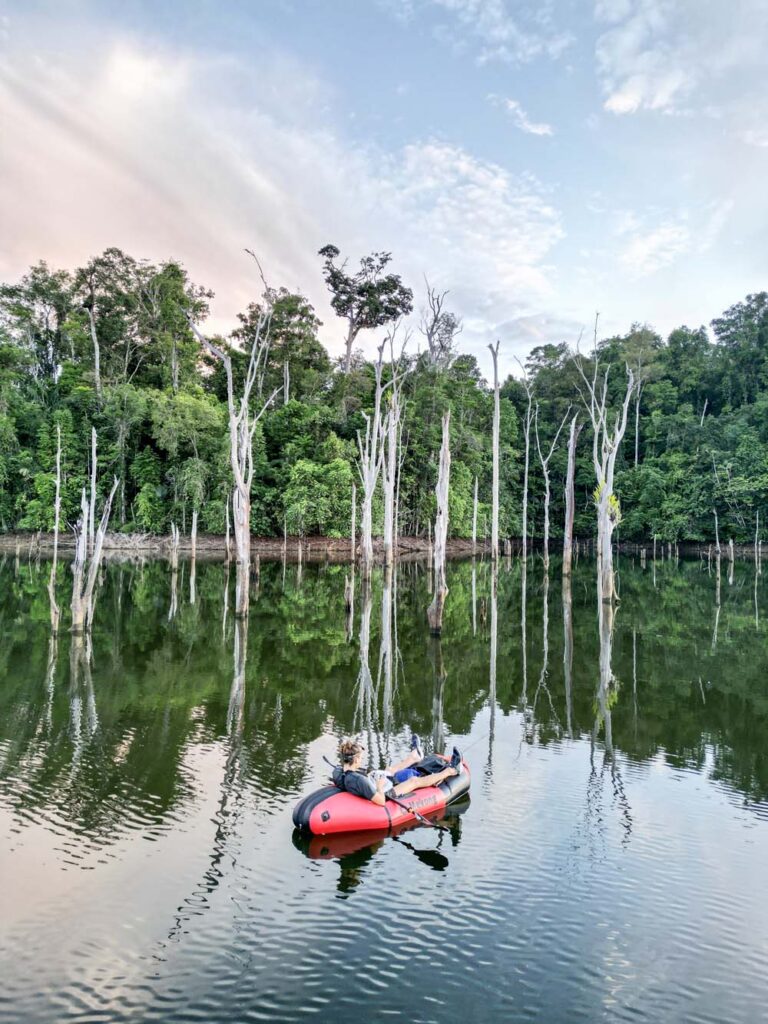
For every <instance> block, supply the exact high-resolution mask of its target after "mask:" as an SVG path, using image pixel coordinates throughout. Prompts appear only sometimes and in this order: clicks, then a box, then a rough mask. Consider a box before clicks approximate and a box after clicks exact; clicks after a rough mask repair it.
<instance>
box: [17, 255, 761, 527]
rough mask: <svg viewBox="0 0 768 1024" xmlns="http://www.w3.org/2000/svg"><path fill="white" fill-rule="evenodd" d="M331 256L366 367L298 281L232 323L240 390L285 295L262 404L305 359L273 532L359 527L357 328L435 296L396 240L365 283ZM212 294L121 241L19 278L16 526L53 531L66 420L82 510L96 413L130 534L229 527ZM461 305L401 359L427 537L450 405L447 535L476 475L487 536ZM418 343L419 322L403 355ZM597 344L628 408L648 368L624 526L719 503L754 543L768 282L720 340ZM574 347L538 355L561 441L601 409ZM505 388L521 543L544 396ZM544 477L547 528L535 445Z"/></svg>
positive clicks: (558, 464) (486, 413)
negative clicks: (398, 267) (409, 269)
mask: <svg viewBox="0 0 768 1024" xmlns="http://www.w3.org/2000/svg"><path fill="white" fill-rule="evenodd" d="M321 255H322V256H325V265H324V266H325V280H326V283H327V284H328V286H329V288H330V289H331V293H332V306H333V309H334V311H335V312H336V313H337V314H338V316H339V320H338V321H337V322H336V323H337V324H338V326H339V336H340V338H341V337H342V336H346V340H347V348H348V350H349V351H350V352H351V357H349V359H348V360H345V359H344V358H342V359H340V360H336V361H334V360H332V359H331V358H330V357H329V355H328V353H327V352H326V350H325V349H324V347H323V346H322V344H321V343H320V341H319V340H318V328H319V327H320V321H319V320H318V318H317V316H316V314H315V311H314V309H313V308H312V306H311V305H310V304H309V302H308V301H307V300H306V299H305V298H304V297H303V296H302V295H299V294H295V293H292V292H290V291H288V290H286V289H268V290H267V291H266V292H265V293H264V294H263V296H262V297H261V298H260V299H259V301H258V302H255V303H253V304H251V305H250V306H249V307H248V309H246V310H245V311H244V312H243V313H242V314H240V316H239V326H238V328H237V330H235V331H234V332H233V334H232V336H231V337H230V338H229V339H226V340H223V339H218V341H217V343H218V344H219V345H220V346H222V347H225V348H228V349H229V350H230V351H231V353H232V360H233V368H234V376H235V386H236V387H237V377H238V374H239V375H240V377H242V375H243V374H244V372H245V366H246V363H247V358H248V352H249V344H250V339H251V338H252V334H253V330H254V326H255V324H256V322H257V320H258V317H259V315H260V313H261V312H262V311H263V308H264V305H265V304H267V305H269V306H270V307H271V309H272V315H271V325H270V342H269V354H268V358H267V360H266V363H265V366H264V372H263V374H262V379H260V380H259V382H258V389H257V391H258V395H257V396H255V399H254V401H256V400H258V401H259V402H262V401H263V398H264V396H266V395H269V394H270V393H271V392H272V390H274V389H275V388H278V387H281V386H282V384H283V381H284V370H285V365H286V363H287V364H288V368H289V378H290V386H289V397H288V400H287V401H286V400H285V395H284V394H283V393H281V394H279V395H278V396H277V398H276V400H275V401H274V403H273V404H272V405H271V406H270V408H269V409H268V411H267V412H266V414H265V415H264V416H263V417H262V419H261V420H260V421H259V424H258V427H257V433H256V445H255V452H254V458H255V461H256V472H255V482H254V492H253V504H252V529H253V532H254V534H256V535H262V536H267V535H279V534H282V532H283V530H284V528H287V530H288V532H289V533H291V534H304V535H311V534H325V535H330V536H344V535H348V533H349V529H350V504H351V496H352V486H353V483H354V482H355V481H356V480H357V457H358V456H357V432H358V431H359V430H361V429H364V423H365V421H364V413H365V412H366V411H367V410H368V409H370V406H371V403H372V399H373V392H374V372H373V365H372V364H371V363H370V362H368V361H366V359H365V358H364V357H363V356H362V354H361V353H360V351H359V350H354V351H353V350H352V342H353V341H358V342H360V343H362V342H364V343H365V347H366V349H367V350H369V351H373V350H374V349H375V347H376V344H378V343H379V342H380V341H381V340H382V339H383V338H384V336H385V334H386V332H387V331H388V330H390V331H391V330H392V325H393V324H395V323H396V322H397V317H398V316H399V315H400V314H402V313H408V312H410V310H411V308H412V307H415V308H416V309H417V310H418V308H419V306H420V302H419V297H418V295H416V296H415V297H414V296H413V295H412V293H411V292H410V290H409V289H408V288H406V287H405V285H404V284H402V282H400V279H399V278H398V277H397V276H396V275H393V274H390V275H387V276H384V269H385V267H386V265H387V263H388V262H389V256H388V254H382V253H377V254H374V255H373V256H372V257H368V258H366V259H365V260H363V261H361V269H360V271H359V272H358V273H357V274H355V275H348V274H346V271H345V265H341V266H339V265H337V264H336V263H335V262H334V260H335V257H336V256H337V255H338V251H337V250H335V248H334V247H332V246H328V247H326V249H324V250H322V251H321ZM321 271H322V267H321V265H320V263H319V264H318V273H320V272H321ZM211 297H212V295H211V293H210V292H209V291H208V290H206V289H205V288H204V287H200V286H198V285H196V284H194V283H193V282H191V281H190V280H189V278H188V275H187V274H186V272H185V270H184V268H183V267H182V266H181V265H180V264H178V263H176V262H168V263H164V264H162V265H160V266H153V265H151V264H149V263H147V262H146V261H137V260H134V259H132V258H131V257H129V256H128V255H126V254H124V253H122V252H121V251H119V250H117V249H108V250H107V251H106V252H104V253H103V254H102V255H100V256H98V257H96V258H94V259H93V260H91V261H90V262H89V263H88V264H87V265H86V266H84V267H81V268H78V269H76V270H75V271H74V272H68V271H62V270H57V271H54V270H51V269H49V267H48V266H47V265H46V264H45V263H39V264H37V265H36V266H34V267H32V268H31V269H30V271H29V272H28V273H27V274H26V275H25V276H24V277H23V278H22V279H21V281H19V282H18V283H15V284H6V285H2V286H0V530H2V531H5V532H8V531H15V530H31V531H37V530H50V529H52V527H53V516H54V488H55V472H54V463H55V452H56V431H57V425H58V426H60V428H61V437H62V474H63V476H62V510H63V518H64V521H65V522H66V523H69V524H70V525H71V524H74V522H75V521H76V519H77V518H78V508H79V495H80V491H81V489H82V487H83V486H85V485H86V483H87V480H88V474H89V458H90V455H89V451H90V437H91V427H92V426H93V427H95V428H96V430H97V432H98V437H99V473H100V487H101V488H102V490H105V489H107V488H108V486H109V483H110V482H111V478H112V476H113V475H116V476H118V477H119V479H120V486H119V489H118V492H117V496H116V499H115V503H114V507H113V513H112V528H113V529H117V530H124V531H145V532H150V533H166V532H167V531H168V529H169V527H170V524H171V522H176V523H178V524H179V525H180V526H182V529H183V530H188V529H189V524H190V521H191V511H192V510H193V509H196V510H197V511H198V512H199V522H200V528H201V529H202V530H204V531H209V532H214V533H222V532H223V531H224V527H225V517H226V503H227V496H228V494H229V492H230V489H231V477H230V464H229V434H228V425H227V403H226V380H225V376H224V373H223V370H222V367H221V363H219V362H217V361H214V360H211V359H210V358H209V357H208V356H206V355H204V353H203V352H202V350H201V346H200V345H199V343H198V342H197V341H196V340H195V338H194V335H193V333H192V331H191V329H190V325H189V321H188V317H191V318H192V319H193V320H194V322H196V323H198V324H202V322H203V321H204V320H205V318H206V315H207V313H208V304H209V301H210V299H211ZM427 298H428V296H425V305H427ZM443 299H444V301H443V305H442V307H441V308H440V309H438V311H437V314H436V318H435V317H434V316H433V318H432V320H431V322H430V321H429V319H428V318H427V319H426V320H423V321H422V326H424V325H425V324H426V326H427V329H429V328H430V326H431V328H432V329H433V330H434V334H433V337H432V338H431V341H430V344H429V345H427V344H426V342H425V337H424V336H423V334H422V333H420V332H419V331H418V329H416V330H414V332H413V334H412V336H411V338H410V340H409V344H408V346H407V348H406V349H405V354H404V355H403V356H402V362H401V370H402V369H406V370H407V372H406V373H405V375H404V378H403V383H402V400H403V403H404V409H405V411H404V417H403V426H402V430H403V435H402V437H403V452H402V467H401V475H400V487H399V507H400V518H399V529H400V532H401V533H402V534H423V533H425V532H426V530H427V524H428V522H429V521H430V518H431V517H432V516H433V515H434V493H433V492H434V484H435V475H436V461H435V460H436V457H437V453H438V450H439V447H440V430H441V416H442V413H443V411H444V409H445V408H446V407H448V406H450V408H451V410H452V428H451V429H452V438H451V439H452V453H453V465H452V471H451V505H450V511H451V518H450V533H451V535H452V536H456V537H467V536H469V535H470V531H471V521H472V504H473V488H474V480H475V477H476V476H477V478H478V480H479V494H480V515H479V533H480V534H481V535H482V534H484V533H486V530H490V515H489V505H490V493H491V432H492V419H493V395H492V391H491V390H490V388H489V386H488V384H487V382H486V381H485V380H484V378H483V375H482V373H481V371H480V369H479V366H478V363H477V360H476V358H475V356H473V355H469V354H466V353H461V351H460V347H459V345H458V342H460V340H461V335H460V333H459V330H458V329H459V327H460V320H459V316H460V313H461V311H460V310H455V311H452V312H448V311H447V310H446V308H445V304H446V302H449V300H450V296H447V299H445V297H443ZM433 312H434V311H433ZM342 321H346V324H344V323H343V322H342ZM405 335H406V331H405V329H404V327H403V326H402V325H401V326H400V327H399V331H398V334H397V337H396V341H395V346H394V349H395V351H396V353H399V351H400V346H401V345H402V342H403V340H404V338H405ZM427 340H430V339H427ZM504 340H505V339H504V338H502V339H501V344H502V347H503V345H504ZM589 348H590V350H591V348H592V345H591V342H590V345H589ZM436 353H437V354H436ZM592 354H593V353H591V352H590V355H592ZM597 354H598V358H599V360H600V363H601V366H605V367H608V366H610V377H609V387H610V389H611V391H612V397H613V399H614V401H615V402H616V403H618V401H620V399H621V398H622V397H623V395H624V391H625V387H626V367H627V366H630V367H631V368H632V370H633V372H634V374H635V376H636V377H637V378H639V380H640V381H641V388H640V390H639V399H638V400H637V401H636V400H635V399H634V398H633V400H632V405H631V406H630V412H629V422H628V426H627V431H626V436H625V438H624V444H623V449H622V453H621V457H620V469H619V471H618V473H617V482H616V483H617V486H616V490H617V493H618V494H619V496H620V500H621V508H622V519H621V525H620V530H619V537H620V539H624V540H628V539H641V538H642V539H647V538H649V537H652V536H657V537H658V538H660V539H662V540H665V541H686V540H691V541H701V540H710V539H712V538H713V536H714V515H713V510H716V511H717V514H718V518H719V524H720V538H721V540H726V539H728V538H733V540H734V541H736V542H747V541H751V540H752V539H753V538H754V536H755V524H756V517H757V516H758V515H759V519H760V522H761V523H762V522H763V521H764V519H765V512H766V510H767V509H768V294H766V293H765V292H761V293H759V294H756V295H749V296H747V297H746V299H745V300H744V301H741V302H737V303H736V304H735V305H733V306H732V307H731V308H730V309H728V310H727V311H726V312H724V313H723V315H722V316H721V317H719V318H717V319H716V320H714V321H713V322H712V325H711V336H710V334H709V333H708V331H707V330H706V329H705V328H704V327H695V328H690V327H679V328H677V329H676V330H674V331H672V333H671V334H670V335H669V337H668V338H667V339H666V340H665V339H663V338H661V337H660V336H659V335H658V334H656V333H655V332H654V331H653V330H652V329H651V328H650V327H648V326H646V325H644V324H639V323H638V324H635V325H633V326H632V328H631V330H630V331H629V333H628V334H626V335H625V336H621V337H610V338H603V339H602V340H600V341H599V342H598V344H597ZM388 357H389V350H387V355H386V358H388ZM572 357H573V351H572V349H570V348H569V346H568V344H567V343H566V342H559V341H553V342H552V343H551V344H547V345H542V346H539V347H538V348H534V349H533V350H532V351H531V353H530V355H529V356H528V359H527V362H526V364H525V369H526V372H527V376H528V381H529V383H530V385H532V388H533V398H534V402H535V403H538V405H539V415H538V422H539V432H540V436H541V443H542V447H543V448H547V447H548V444H549V441H550V440H551V438H552V437H553V436H554V434H555V432H556V430H557V428H558V426H559V424H560V422H561V420H562V418H563V416H564V415H565V413H566V411H567V410H568V408H569V406H570V407H571V410H572V412H577V411H580V412H581V418H582V420H584V419H586V417H585V416H584V411H583V406H582V399H581V396H580V390H579V384H580V382H581V378H580V376H579V372H578V370H577V368H576V366H575V364H574V362H573V358H572ZM347 361H348V362H349V370H348V372H347V371H346V362H347ZM586 363H587V364H588V363H589V360H588V359H587V360H586ZM385 372H386V371H385ZM587 372H589V369H588V367H587ZM581 383H583V382H581ZM582 390H583V388H582ZM501 399H502V401H501V406H502V414H501V517H500V524H501V534H502V536H511V537H515V536H519V535H520V513H521V504H522V479H523V472H522V468H523V458H522V450H523V444H524V437H523V423H524V419H525V410H526V407H527V396H526V391H525V388H524V386H523V384H522V382H521V380H519V379H516V378H515V377H509V378H508V379H507V380H506V381H505V382H504V384H503V387H502V390H501ZM591 444H592V441H591V433H590V429H589V427H588V425H586V426H585V428H584V430H583V431H582V433H581V436H580V439H579V454H578V463H577V471H576V493H577V515H576V533H577V534H578V535H580V536H583V537H586V536H591V535H592V534H593V532H594V527H595V523H594V518H595V517H594V505H593V500H594V499H593V493H594V489H595V474H594V470H593V468H592V457H591ZM565 462H566V451H565V438H564V436H563V435H561V438H560V442H559V447H558V448H557V450H556V451H555V454H554V456H553V459H552V462H551V463H550V472H551V478H552V499H553V500H552V524H553V534H554V536H557V535H558V532H559V526H560V524H561V523H562V518H563V495H562V480H563V476H564V472H565ZM530 486H531V498H530V508H529V516H528V524H529V527H528V528H529V532H530V533H531V534H532V535H533V536H534V537H536V536H537V535H540V532H541V528H542V523H541V518H542V500H543V498H542V495H543V485H542V474H541V471H540V465H539V462H538V453H537V450H536V444H535V440H534V439H533V438H532V441H531V485H530ZM358 490H359V489H358Z"/></svg>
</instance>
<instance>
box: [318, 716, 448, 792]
mask: <svg viewBox="0 0 768 1024" xmlns="http://www.w3.org/2000/svg"><path fill="white" fill-rule="evenodd" d="M364 754H365V748H364V747H363V745H362V744H361V743H357V742H356V741H355V740H343V741H342V743H341V746H340V747H339V756H340V758H341V766H337V767H336V768H334V769H333V782H334V784H335V785H336V786H337V787H338V788H339V789H342V790H344V792H346V793H354V795H355V796H361V797H363V798H364V799H365V800H371V801H372V802H373V803H375V804H379V805H380V806H383V805H384V803H385V802H386V799H387V796H392V797H398V796H405V795H406V794H408V793H412V792H413V791H414V790H415V789H423V788H424V787H426V786H438V785H439V784H440V783H441V782H445V780H446V779H449V778H451V776H453V775H459V774H460V772H461V754H460V753H459V751H458V750H457V749H456V747H454V748H453V754H452V755H451V759H450V762H449V764H448V765H447V767H444V768H443V767H441V766H442V765H444V764H445V762H444V761H443V760H442V758H437V757H427V758H425V757H424V756H423V754H422V752H421V741H420V740H419V737H418V736H417V735H416V734H415V733H414V734H413V735H412V736H411V751H410V753H409V754H408V756H407V757H405V758H404V759H403V760H402V761H398V762H397V764H393V765H390V766H389V767H388V768H386V769H385V770H384V771H383V772H382V771H372V772H365V771H363V769H362V764H363V756H364Z"/></svg>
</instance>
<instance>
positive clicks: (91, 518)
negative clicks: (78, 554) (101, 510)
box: [88, 427, 97, 553]
mask: <svg viewBox="0 0 768 1024" xmlns="http://www.w3.org/2000/svg"><path fill="white" fill-rule="evenodd" d="M96 440H97V439H96V429H95V428H94V427H91V501H90V504H89V506H88V551H89V553H90V552H92V551H93V542H94V539H95V537H96V460H97V456H96Z"/></svg>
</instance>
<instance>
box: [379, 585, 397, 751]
mask: <svg viewBox="0 0 768 1024" xmlns="http://www.w3.org/2000/svg"><path fill="white" fill-rule="evenodd" d="M392 575H393V571H392V566H388V567H387V568H386V569H385V570H384V585H383V586H382V588H381V641H380V645H379V675H378V681H377V684H376V689H377V691H378V689H379V687H380V686H382V676H383V696H382V711H383V723H382V724H383V727H384V739H385V743H387V744H388V743H389V737H390V736H391V734H392V719H393V710H394V696H395V695H394V672H393V658H394V651H393V644H392Z"/></svg>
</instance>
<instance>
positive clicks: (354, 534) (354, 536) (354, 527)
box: [349, 481, 357, 566]
mask: <svg viewBox="0 0 768 1024" xmlns="http://www.w3.org/2000/svg"><path fill="white" fill-rule="evenodd" d="M356 519H357V486H356V484H355V483H354V481H353V483H352V526H351V529H350V533H349V538H350V545H351V548H352V550H351V551H350V559H351V562H352V565H353V566H354V564H355V547H356V541H357V522H356Z"/></svg>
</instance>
